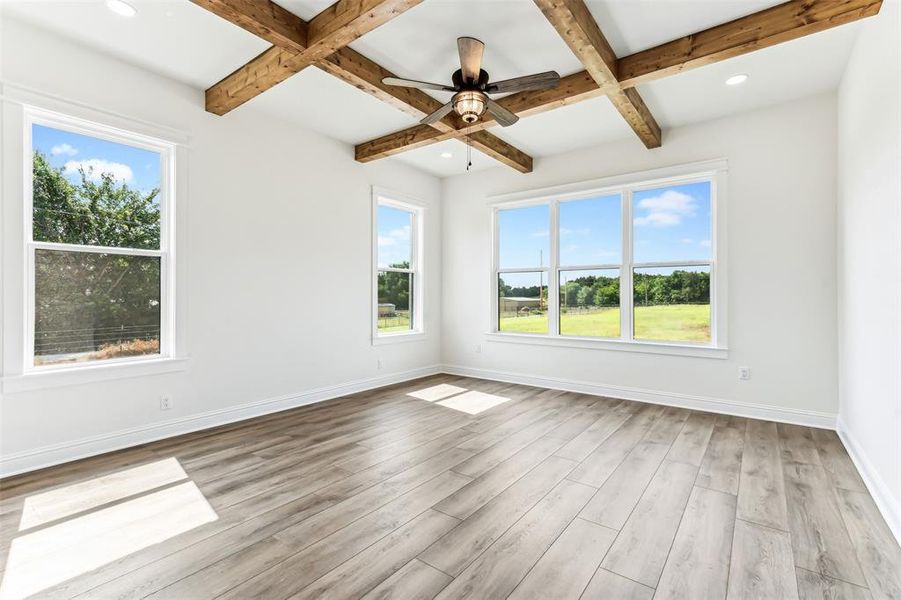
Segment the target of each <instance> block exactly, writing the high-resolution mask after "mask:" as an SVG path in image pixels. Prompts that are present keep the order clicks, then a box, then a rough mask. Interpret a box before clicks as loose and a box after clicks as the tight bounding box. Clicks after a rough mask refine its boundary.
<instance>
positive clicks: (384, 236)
mask: <svg viewBox="0 0 901 600" xmlns="http://www.w3.org/2000/svg"><path fill="white" fill-rule="evenodd" d="M376 218H377V219H378V238H379V239H378V246H379V267H387V266H390V265H395V264H398V263H401V262H409V260H410V257H411V255H412V249H413V238H412V235H411V232H412V227H411V226H412V223H413V214H412V213H410V212H408V211H406V210H400V209H399V208H393V207H391V206H379V207H378V211H377V213H376Z"/></svg>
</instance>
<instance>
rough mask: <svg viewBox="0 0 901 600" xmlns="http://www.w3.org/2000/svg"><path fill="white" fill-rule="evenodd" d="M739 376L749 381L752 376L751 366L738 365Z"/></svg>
mask: <svg viewBox="0 0 901 600" xmlns="http://www.w3.org/2000/svg"><path fill="white" fill-rule="evenodd" d="M738 378H739V379H740V380H741V381H747V380H748V379H750V378H751V367H738Z"/></svg>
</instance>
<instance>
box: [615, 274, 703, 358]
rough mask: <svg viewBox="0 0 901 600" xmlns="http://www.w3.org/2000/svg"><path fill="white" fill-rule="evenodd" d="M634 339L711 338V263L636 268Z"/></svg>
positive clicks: (674, 339)
mask: <svg viewBox="0 0 901 600" xmlns="http://www.w3.org/2000/svg"><path fill="white" fill-rule="evenodd" d="M633 289H634V291H635V294H634V301H635V322H634V327H635V339H642V340H664V341H671V342H709V341H710V267H675V268H672V267H667V268H659V269H635V273H634V276H633Z"/></svg>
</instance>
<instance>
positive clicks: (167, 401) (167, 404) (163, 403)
mask: <svg viewBox="0 0 901 600" xmlns="http://www.w3.org/2000/svg"><path fill="white" fill-rule="evenodd" d="M170 408H172V398H170V397H169V396H163V397H162V398H160V410H169V409H170Z"/></svg>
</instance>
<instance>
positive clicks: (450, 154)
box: [441, 152, 454, 158]
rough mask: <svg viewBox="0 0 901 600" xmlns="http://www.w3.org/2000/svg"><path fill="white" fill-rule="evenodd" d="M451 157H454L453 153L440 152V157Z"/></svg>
mask: <svg viewBox="0 0 901 600" xmlns="http://www.w3.org/2000/svg"><path fill="white" fill-rule="evenodd" d="M453 157H454V155H453V154H452V153H450V152H442V153H441V158H453Z"/></svg>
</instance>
